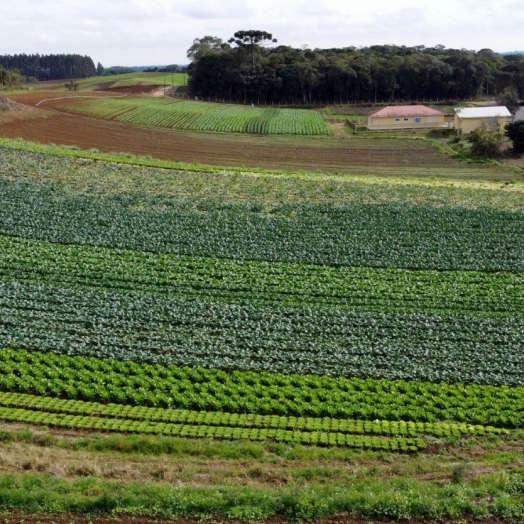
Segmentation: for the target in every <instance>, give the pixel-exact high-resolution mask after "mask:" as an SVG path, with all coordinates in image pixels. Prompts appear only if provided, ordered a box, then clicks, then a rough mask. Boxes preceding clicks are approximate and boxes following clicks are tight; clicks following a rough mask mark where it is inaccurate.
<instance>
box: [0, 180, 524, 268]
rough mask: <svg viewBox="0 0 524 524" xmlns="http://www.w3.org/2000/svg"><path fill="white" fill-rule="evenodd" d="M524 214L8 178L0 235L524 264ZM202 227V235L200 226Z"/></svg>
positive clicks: (190, 250)
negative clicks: (77, 186) (74, 188)
mask: <svg viewBox="0 0 524 524" xmlns="http://www.w3.org/2000/svg"><path fill="white" fill-rule="evenodd" d="M523 227H524V212H522V211H501V210H497V209H492V208H491V209H463V208H458V207H444V208H436V207H432V206H429V205H425V206H413V205H411V206H409V205H405V204H402V203H398V202H397V203H394V204H373V205H366V204H351V205H347V206H344V205H336V206H335V205H328V204H326V205H311V204H282V205H279V206H274V207H272V208H271V209H270V210H266V209H265V208H264V206H263V205H262V204H260V205H259V204H256V205H255V204H250V203H245V204H240V203H237V204H220V203H216V202H198V203H197V202H190V201H188V200H187V199H174V198H170V197H168V196H140V195H135V194H127V193H116V194H109V195H104V196H103V197H102V196H100V195H96V194H90V195H89V194H84V195H71V194H70V193H69V192H68V191H67V190H66V189H65V188H64V187H62V186H60V185H57V184H48V183H45V182H39V183H35V182H34V181H30V182H28V181H24V180H23V179H22V178H18V179H15V180H13V179H11V178H8V177H3V178H0V234H2V235H8V236H18V237H25V238H35V239H41V240H47V241H51V242H57V243H62V244H89V245H97V246H107V247H113V248H123V249H132V250H138V251H148V252H155V253H176V254H180V255H189V256H204V257H216V258H229V259H235V260H262V261H268V262H291V263H300V264H304V263H307V264H318V265H324V266H361V267H393V268H395V267H396V268H402V267H403V268H407V269H416V268H418V269H423V270H427V269H438V270H446V269H449V270H480V271H524V242H522V230H523ZM196 232H198V234H197V233H196Z"/></svg>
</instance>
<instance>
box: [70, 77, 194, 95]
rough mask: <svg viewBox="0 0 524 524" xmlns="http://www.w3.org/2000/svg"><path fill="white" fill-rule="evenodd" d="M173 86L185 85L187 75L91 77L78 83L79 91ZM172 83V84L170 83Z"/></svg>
mask: <svg viewBox="0 0 524 524" xmlns="http://www.w3.org/2000/svg"><path fill="white" fill-rule="evenodd" d="M164 82H165V83H166V85H168V86H170V85H175V86H182V85H185V84H187V74H183V73H174V74H173V75H171V73H166V74H165V76H164V73H124V74H122V75H108V76H92V77H89V78H85V79H83V80H80V81H79V87H80V90H81V91H93V90H95V89H97V88H99V87H100V86H105V87H131V86H135V85H164ZM171 82H173V84H172V83H171Z"/></svg>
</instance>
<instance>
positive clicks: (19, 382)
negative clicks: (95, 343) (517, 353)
mask: <svg viewBox="0 0 524 524" xmlns="http://www.w3.org/2000/svg"><path fill="white" fill-rule="evenodd" d="M0 389H2V390H7V391H18V392H21V393H32V394H37V395H44V396H53V397H58V396H61V397H68V398H71V399H83V400H85V401H90V402H93V401H94V402H102V403H109V402H113V403H117V404H132V405H137V406H142V407H144V408H145V407H148V406H149V407H162V408H186V409H187V408H190V409H191V410H208V411H223V412H229V413H246V412H247V413H253V414H257V415H281V416H282V415H287V416H310V417H315V418H319V417H329V418H332V419H349V418H355V419H364V420H371V421H373V420H377V419H378V420H390V421H398V420H403V421H412V422H437V421H457V422H462V423H466V424H468V425H472V424H481V425H488V424H489V425H493V426H497V427H509V428H511V427H524V388H523V387H517V388H508V387H494V386H478V385H469V386H465V385H463V384H444V383H441V384H432V383H421V382H405V381H391V380H384V379H382V380H378V379H365V380H364V379H356V378H354V379H346V378H343V377H338V378H332V377H327V376H323V377H320V376H315V375H283V374H278V373H265V372H264V373H255V372H246V371H234V372H230V373H228V372H225V371H222V370H219V369H192V368H179V367H176V366H161V365H153V364H146V363H138V362H133V361H119V360H112V359H98V358H95V357H80V356H77V357H71V356H67V355H56V354H54V353H42V352H29V351H24V350H21V349H20V350H12V349H4V350H2V351H0Z"/></svg>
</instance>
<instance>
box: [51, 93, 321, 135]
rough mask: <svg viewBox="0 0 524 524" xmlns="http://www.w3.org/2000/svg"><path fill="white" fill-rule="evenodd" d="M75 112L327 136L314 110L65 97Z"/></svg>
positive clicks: (160, 123) (156, 123)
mask: <svg viewBox="0 0 524 524" xmlns="http://www.w3.org/2000/svg"><path fill="white" fill-rule="evenodd" d="M60 106H61V107H62V108H63V109H66V110H68V111H72V112H75V113H81V114H85V115H89V116H94V117H98V118H109V119H116V120H118V121H120V122H126V123H129V124H133V125H140V126H151V127H164V128H170V129H192V130H197V131H218V132H233V133H262V134H296V135H329V130H328V128H327V126H326V124H325V122H324V120H323V119H322V117H321V115H320V113H318V112H317V111H310V110H300V109H277V108H266V107H264V108H262V107H256V108H254V107H245V106H234V105H223V104H210V103H205V102H190V101H184V102H180V101H176V100H173V99H169V100H165V99H154V98H106V99H104V98H93V99H87V100H86V99H78V100H67V101H65V102H62V103H61V104H60Z"/></svg>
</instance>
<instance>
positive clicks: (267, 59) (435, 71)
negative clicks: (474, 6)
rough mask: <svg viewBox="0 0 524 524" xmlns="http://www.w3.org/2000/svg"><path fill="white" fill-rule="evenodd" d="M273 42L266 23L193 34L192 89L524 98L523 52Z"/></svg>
mask: <svg viewBox="0 0 524 524" xmlns="http://www.w3.org/2000/svg"><path fill="white" fill-rule="evenodd" d="M275 44H276V39H274V38H273V35H272V34H270V33H267V32H265V31H239V32H237V33H235V35H234V37H233V38H231V39H230V40H229V41H228V42H224V41H223V40H222V39H220V38H218V37H213V36H205V37H203V38H197V39H195V40H194V42H193V45H192V46H191V47H190V48H189V50H188V58H189V59H190V60H191V63H190V65H189V68H188V73H189V86H190V89H191V92H192V93H193V94H194V95H197V96H201V97H217V98H223V99H233V100H247V101H250V100H251V101H255V102H256V101H266V102H267V101H274V102H278V101H287V102H294V103H304V104H307V103H315V102H321V101H326V100H331V101H341V102H347V101H356V102H365V101H371V102H374V101H393V100H396V99H406V100H423V99H424V100H429V99H433V100H436V99H441V100H445V99H449V100H457V99H465V98H474V97H477V96H482V95H484V96H486V95H497V94H501V93H503V92H505V91H508V90H510V91H511V92H512V93H513V94H514V96H515V97H520V98H524V56H522V55H501V54H498V53H495V52H494V51H492V50H491V49H482V50H480V51H469V50H465V49H448V48H446V47H444V46H441V45H439V46H435V47H424V46H415V47H406V46H394V45H375V46H371V47H365V48H356V47H345V48H338V49H314V50H312V49H309V48H307V47H305V46H304V47H302V48H300V49H297V48H293V47H289V46H283V45H280V46H277V45H275ZM268 45H271V47H267V46H268Z"/></svg>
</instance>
